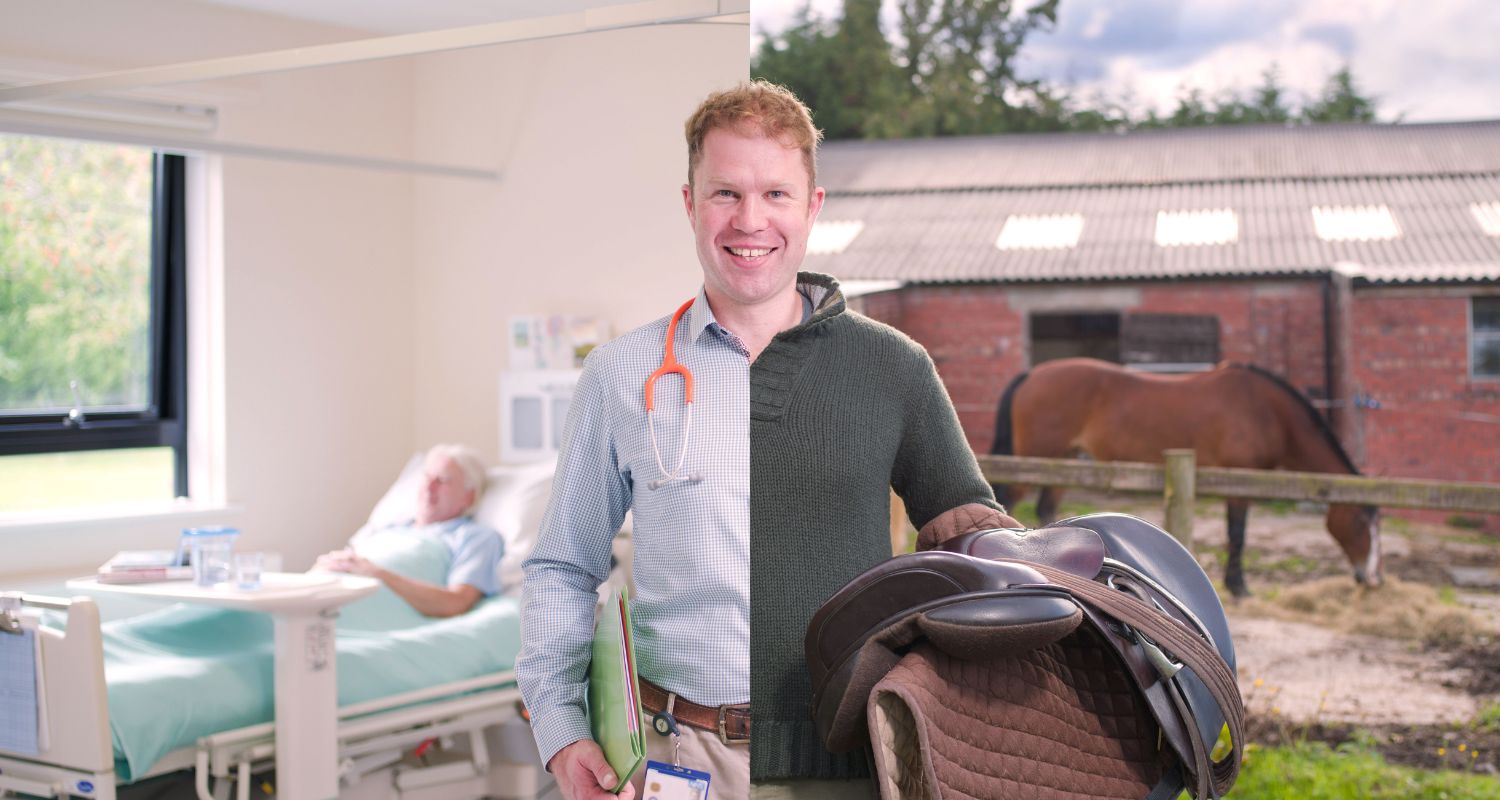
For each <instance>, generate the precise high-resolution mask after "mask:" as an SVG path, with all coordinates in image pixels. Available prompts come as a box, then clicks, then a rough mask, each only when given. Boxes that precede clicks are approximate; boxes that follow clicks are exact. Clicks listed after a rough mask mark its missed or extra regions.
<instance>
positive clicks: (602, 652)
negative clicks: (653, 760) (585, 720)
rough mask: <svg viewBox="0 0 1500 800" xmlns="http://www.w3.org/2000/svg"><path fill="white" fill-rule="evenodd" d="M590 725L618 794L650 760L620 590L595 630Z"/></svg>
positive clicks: (627, 609) (626, 602)
mask: <svg viewBox="0 0 1500 800" xmlns="http://www.w3.org/2000/svg"><path fill="white" fill-rule="evenodd" d="M589 727H590V728H592V729H593V733H594V741H596V742H598V743H599V746H600V747H601V748H603V750H604V758H605V759H606V760H607V761H609V766H610V768H612V769H613V770H614V771H615V775H616V776H618V777H619V779H620V782H619V784H618V785H617V786H615V787H614V788H612V789H610V791H612V792H614V793H616V794H618V793H619V792H620V790H621V789H624V788H625V784H626V783H628V782H629V781H630V776H631V775H634V774H635V771H636V770H638V769H640V768H641V764H642V763H643V762H644V761H645V760H646V734H645V726H644V725H643V724H642V721H641V690H640V683H639V679H638V678H637V677H636V668H635V640H634V637H633V636H632V635H631V628H630V601H629V599H628V598H627V597H626V596H625V590H624V589H621V590H620V591H619V592H618V593H616V594H615V596H614V597H611V598H610V601H609V602H608V603H606V604H605V606H604V613H603V614H602V615H601V616H600V618H599V627H598V628H597V629H596V630H595V631H594V658H593V661H592V663H591V664H590V666H589Z"/></svg>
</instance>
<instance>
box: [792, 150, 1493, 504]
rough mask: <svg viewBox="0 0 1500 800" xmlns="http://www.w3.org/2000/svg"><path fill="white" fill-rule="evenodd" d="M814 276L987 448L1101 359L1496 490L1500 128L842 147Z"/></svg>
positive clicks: (1390, 469) (1395, 466) (1363, 457)
mask: <svg viewBox="0 0 1500 800" xmlns="http://www.w3.org/2000/svg"><path fill="white" fill-rule="evenodd" d="M819 178H820V181H819V182H820V183H822V184H823V185H824V186H825V187H827V189H828V192H829V195H828V200H827V203H826V205H825V207H824V210H823V213H822V216H821V218H820V221H819V224H818V226H817V228H816V229H815V231H814V235H813V239H812V241H811V242H810V244H809V255H808V258H807V261H806V264H807V268H809V269H813V270H817V271H823V272H828V273H830V274H833V275H836V276H838V277H839V278H840V279H842V280H844V281H849V282H852V281H865V280H874V281H891V282H893V283H892V284H890V285H893V286H897V287H898V288H893V289H890V290H887V291H882V292H877V293H874V294H869V295H866V296H865V297H863V298H861V299H860V300H859V301H857V304H858V305H859V306H860V307H862V309H863V310H864V311H865V312H866V313H868V314H870V315H871V316H873V317H875V318H876V319H880V320H882V321H885V322H887V323H889V324H891V325H894V326H896V327H897V328H900V329H901V330H903V331H905V332H907V333H908V334H909V335H911V336H912V337H913V338H915V339H916V340H917V341H919V342H921V343H922V344H923V345H924V346H926V347H927V349H928V350H929V352H930V353H931V354H932V356H933V359H934V360H935V361H936V362H937V365H938V369H939V371H940V372H941V374H942V376H943V380H944V381H945V383H946V384H947V386H948V390H949V392H950V393H951V394H952V396H953V400H954V403H955V405H956V406H957V408H958V410H959V415H960V418H961V419H962V421H963V425H964V429H965V430H966V432H967V433H968V436H969V441H970V443H971V444H972V445H973V446H974V447H975V449H976V450H978V451H980V452H986V451H988V448H989V444H990V440H991V436H992V434H993V429H994V417H995V411H996V405H997V403H998V400H999V398H1000V394H1001V392H1002V390H1003V389H1004V388H1005V386H1006V384H1007V383H1008V382H1009V381H1010V380H1011V378H1013V377H1014V376H1016V375H1017V374H1018V373H1020V372H1021V371H1023V370H1025V369H1027V368H1028V367H1030V366H1031V365H1033V364H1037V363H1039V362H1041V361H1045V360H1048V359H1051V358H1058V357H1064V356H1071V355H1089V356H1095V357H1099V358H1105V359H1108V360H1111V361H1116V362H1120V363H1123V364H1127V365H1130V366H1132V367H1134V368H1137V369H1144V370H1155V371H1187V370H1194V369H1207V368H1209V367H1211V366H1212V365H1213V364H1214V363H1216V362H1218V361H1220V360H1232V361H1240V362H1249V363H1253V364H1257V365H1259V366H1262V367H1265V368H1267V369H1269V370H1272V371H1274V372H1277V373H1279V374H1281V375H1283V376H1285V377H1286V378H1287V379H1288V380H1289V381H1290V382H1291V383H1292V384H1293V385H1294V386H1296V387H1298V388H1299V389H1301V390H1302V391H1303V392H1305V393H1306V394H1307V395H1309V396H1310V397H1312V398H1314V399H1315V400H1316V401H1318V404H1319V405H1320V406H1323V407H1325V408H1327V409H1328V410H1329V413H1331V414H1332V415H1333V417H1334V423H1335V430H1337V431H1339V433H1340V435H1341V438H1343V439H1344V441H1345V445H1346V448H1347V449H1348V450H1349V451H1350V454H1351V455H1352V456H1353V457H1354V459H1355V461H1356V463H1358V464H1359V465H1360V466H1361V468H1362V470H1363V471H1364V472H1366V473H1367V474H1373V475H1384V476H1393V477H1397V476H1399V477H1415V478H1433V479H1446V480H1463V481H1484V482H1493V483H1500V121H1496V122H1473V123H1451V124H1423V125H1399V126H1388V125H1364V126H1354V125H1333V126H1304V127H1262V126H1254V127H1227V128H1198V129H1180V130H1164V131H1147V132H1137V133H1130V134H1055V135H1031V134H1027V135H1009V136H992V137H974V138H951V139H933V140H908V141H891V142H834V143H830V144H828V145H826V146H825V148H824V150H823V155H822V158H821V160H820V175H819Z"/></svg>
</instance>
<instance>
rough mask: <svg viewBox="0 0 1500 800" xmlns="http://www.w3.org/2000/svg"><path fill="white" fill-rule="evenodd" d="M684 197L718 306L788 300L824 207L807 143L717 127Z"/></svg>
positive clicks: (706, 142)
mask: <svg viewBox="0 0 1500 800" xmlns="http://www.w3.org/2000/svg"><path fill="white" fill-rule="evenodd" d="M682 198H683V202H684V204H685V205H686V206H687V213H688V219H689V220H690V221H691V222H692V224H693V233H694V235H695V237H696V239H697V243H698V261H699V262H700V263H702V265H703V282H704V287H705V289H706V291H707V293H708V298H709V302H710V303H712V304H713V306H714V308H715V312H716V313H717V314H720V315H722V314H724V313H725V312H726V311H728V306H735V307H737V308H738V309H740V310H749V309H750V308H753V307H756V306H760V305H762V304H765V303H776V302H790V299H791V295H792V294H793V293H795V291H796V281H797V269H798V268H799V267H801V266H802V258H803V256H804V255H806V253H807V235H808V232H809V231H811V230H812V225H813V221H814V220H816V219H817V217H818V211H819V210H820V209H821V208H822V207H823V190H822V189H815V188H813V186H812V179H811V176H810V175H808V172H807V166H806V164H805V163H804V162H803V156H802V151H801V150H798V149H797V148H796V147H788V146H786V145H784V144H782V143H781V142H779V141H777V140H776V139H773V138H770V137H767V136H764V135H762V134H761V133H760V132H759V131H757V130H752V129H749V128H746V129H741V130H731V129H725V128H715V129H714V130H711V131H709V132H708V134H707V135H706V136H704V137H703V150H702V157H701V158H700V160H699V162H698V164H697V165H696V167H695V169H694V171H693V184H692V185H690V186H684V187H682ZM731 313H732V312H731Z"/></svg>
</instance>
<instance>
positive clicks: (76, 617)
mask: <svg viewBox="0 0 1500 800" xmlns="http://www.w3.org/2000/svg"><path fill="white" fill-rule="evenodd" d="M4 597H5V599H6V602H5V605H7V606H9V607H11V610H10V611H9V612H7V616H9V617H10V618H11V619H13V620H16V621H20V622H22V623H23V624H26V626H27V627H28V628H29V629H32V630H35V634H36V637H37V640H38V641H39V642H40V660H39V661H38V663H37V668H38V669H37V671H38V675H39V677H40V680H39V681H38V684H39V691H38V696H37V701H38V704H39V712H40V715H41V720H40V725H41V733H42V736H41V741H40V742H39V744H40V745H41V747H40V753H38V754H30V753H16V752H12V751H8V750H0V755H4V756H8V757H11V758H16V759H25V760H28V761H34V762H39V763H42V764H48V765H52V766H56V767H61V768H64V769H71V770H80V771H84V772H90V773H95V772H111V771H113V769H114V750H113V748H112V747H111V745H110V739H109V703H108V695H107V694H106V692H105V688H104V643H103V639H102V637H101V634H100V630H99V607H98V606H97V605H95V603H94V601H93V600H90V599H89V598H87V597H74V598H56V597H44V596H41V595H29V594H21V593H19V592H7V593H4ZM17 600H19V603H17ZM42 610H49V611H64V612H66V613H67V615H68V622H67V625H66V627H65V628H64V630H63V632H61V633H59V632H58V631H56V630H53V629H51V628H41V627H39V626H37V625H36V621H37V619H38V618H39V616H40V614H39V613H38V612H39V611H42ZM9 635H13V634H8V633H3V632H0V636H9Z"/></svg>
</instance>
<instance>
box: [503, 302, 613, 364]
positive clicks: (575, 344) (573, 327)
mask: <svg viewBox="0 0 1500 800" xmlns="http://www.w3.org/2000/svg"><path fill="white" fill-rule="evenodd" d="M609 333H610V332H609V324H608V323H607V322H605V321H604V320H602V319H600V318H598V317H588V316H562V315H552V316H543V315H529V316H517V317H511V319H510V341H509V346H510V347H509V349H510V368H511V369H577V368H578V367H582V366H583V360H584V358H586V357H587V356H588V354H589V351H591V350H593V349H594V348H595V347H598V346H599V345H601V344H604V343H605V342H606V341H608V340H609V338H610V337H609Z"/></svg>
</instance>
